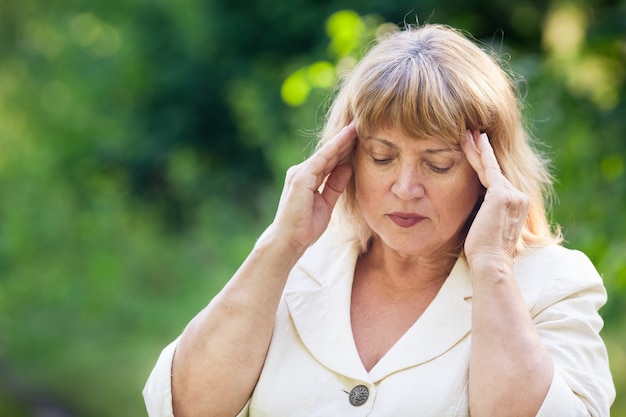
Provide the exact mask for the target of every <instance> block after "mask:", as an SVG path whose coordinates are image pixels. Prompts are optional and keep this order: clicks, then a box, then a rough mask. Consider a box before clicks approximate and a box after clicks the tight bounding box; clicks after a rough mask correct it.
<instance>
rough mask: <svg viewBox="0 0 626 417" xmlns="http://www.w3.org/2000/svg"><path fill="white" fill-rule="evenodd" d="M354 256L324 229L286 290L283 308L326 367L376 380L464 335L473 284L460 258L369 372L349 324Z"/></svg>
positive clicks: (445, 347)
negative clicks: (413, 320) (410, 324)
mask: <svg viewBox="0 0 626 417" xmlns="http://www.w3.org/2000/svg"><path fill="white" fill-rule="evenodd" d="M357 256H358V250H357V248H356V246H355V245H353V244H351V243H348V242H346V241H342V240H341V239H339V238H337V237H336V236H334V234H333V233H332V232H330V233H329V232H327V233H326V234H324V235H323V236H322V238H320V240H319V241H318V242H317V243H316V244H315V245H314V246H312V247H311V248H310V249H309V250H308V251H307V252H306V253H305V255H304V256H303V257H302V258H301V260H300V262H299V263H298V265H297V266H296V267H295V268H294V270H293V272H292V275H291V277H290V278H289V282H288V284H287V287H286V289H285V299H286V302H287V306H288V308H289V312H290V314H291V317H292V319H293V322H294V325H295V327H296V330H297V332H298V334H299V336H300V338H301V339H302V342H303V343H304V345H305V346H306V348H307V349H308V350H309V351H310V353H311V354H312V355H313V357H315V358H316V359H317V360H318V361H319V362H320V363H321V364H323V365H324V366H326V367H327V368H328V369H330V370H332V371H334V372H336V373H339V374H341V375H344V376H346V377H348V378H352V379H357V380H362V381H366V382H372V383H376V382H378V381H380V380H381V379H383V378H385V377H386V376H387V375H390V374H392V373H394V372H398V371H400V370H402V369H406V368H410V367H414V366H417V365H420V364H422V363H425V362H427V361H429V360H432V359H434V358H436V357H437V356H439V355H442V354H443V353H445V352H446V351H447V350H449V349H450V348H452V347H453V346H454V345H455V344H456V343H458V342H459V341H460V340H461V339H463V338H464V337H466V336H467V335H468V334H469V332H470V329H471V304H470V302H471V297H472V287H471V281H470V277H469V268H468V266H467V263H466V262H465V260H464V259H463V258H459V260H458V261H457V262H456V264H455V266H454V268H453V269H452V272H451V273H450V275H449V276H448V278H447V279H446V282H445V283H444V284H443V286H442V287H441V289H440V290H439V293H438V294H437V296H436V297H435V299H434V300H433V301H432V302H431V304H430V305H429V306H428V308H427V309H426V311H424V313H423V314H422V316H421V317H420V318H419V319H418V320H417V321H416V322H415V323H414V324H413V326H412V327H411V328H410V329H409V330H408V331H407V332H406V333H405V334H404V335H403V336H402V337H401V338H400V340H398V342H397V343H396V344H395V345H394V346H393V347H392V348H391V349H390V350H389V351H388V352H387V354H385V356H383V358H382V359H381V360H380V361H379V362H378V363H377V364H376V366H375V367H374V368H373V369H372V370H371V371H370V372H369V373H368V372H367V371H366V370H365V368H364V367H363V364H362V363H361V359H360V357H359V354H358V351H357V349H356V345H355V343H354V338H353V336H352V327H351V324H350V296H351V292H352V279H353V275H354V267H355V264H356V260H357Z"/></svg>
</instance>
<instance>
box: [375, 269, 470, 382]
mask: <svg viewBox="0 0 626 417" xmlns="http://www.w3.org/2000/svg"><path fill="white" fill-rule="evenodd" d="M471 296H472V286H471V281H470V277H469V268H468V266H467V262H466V261H465V258H459V260H457V262H456V264H455V266H454V268H453V269H452V272H450V275H449V276H448V278H447V279H446V281H445V282H444V284H443V286H442V287H441V289H440V290H439V293H438V294H437V296H436V297H435V299H434V300H433V301H432V302H431V303H430V305H429V306H428V308H427V309H426V310H425V311H424V313H423V314H422V316H421V317H420V318H419V319H418V320H417V321H416V322H415V323H414V324H413V326H411V328H409V330H408V331H407V332H406V333H405V334H404V335H403V336H402V337H401V338H400V340H398V342H396V344H395V345H394V346H393V347H392V348H391V349H390V350H389V351H388V352H387V353H386V354H385V355H384V356H383V357H382V358H381V360H380V361H379V362H378V363H377V364H376V366H374V368H372V370H371V371H370V377H371V378H372V381H373V382H378V381H380V380H381V379H383V378H385V377H386V376H388V375H390V374H392V373H394V372H398V371H401V370H402V369H406V368H411V367H414V366H418V365H420V364H423V363H425V362H428V361H430V360H432V359H435V358H437V357H438V356H440V355H442V354H444V353H445V352H446V351H448V350H449V349H451V348H452V347H453V346H454V345H456V344H457V343H458V342H459V341H460V340H462V339H463V338H464V337H466V336H467V335H468V334H469V332H470V330H471V315H472V306H471Z"/></svg>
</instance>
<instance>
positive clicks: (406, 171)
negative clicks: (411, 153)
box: [391, 164, 425, 200]
mask: <svg viewBox="0 0 626 417" xmlns="http://www.w3.org/2000/svg"><path fill="white" fill-rule="evenodd" d="M391 192H392V193H393V194H395V195H396V197H398V198H400V199H402V200H413V199H416V198H421V197H423V196H424V194H425V189H424V184H423V182H422V180H421V179H420V176H419V175H418V170H417V168H416V167H415V166H412V165H409V164H407V165H406V166H403V167H401V169H400V170H399V172H398V174H397V176H396V178H395V181H394V182H393V185H392V186H391Z"/></svg>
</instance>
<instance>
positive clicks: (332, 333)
mask: <svg viewBox="0 0 626 417" xmlns="http://www.w3.org/2000/svg"><path fill="white" fill-rule="evenodd" d="M326 235H328V234H326ZM326 235H325V236H323V237H322V239H320V241H318V242H317V243H316V244H315V245H314V246H312V247H311V248H310V249H309V250H308V251H307V253H306V254H305V255H304V256H303V257H302V259H301V260H300V262H299V263H298V265H297V266H296V268H295V269H294V271H293V272H292V275H291V276H290V278H289V282H288V284H287V288H286V289H285V299H286V301H287V306H288V308H289V313H290V314H291V317H292V319H293V322H294V325H295V327H296V330H297V332H298V334H299V336H300V338H301V339H302V342H303V343H304V345H305V346H306V347H307V349H308V350H309V351H310V353H311V354H312V355H313V356H314V357H315V359H317V360H318V361H319V362H320V363H321V364H323V365H324V366H325V367H327V368H328V369H330V370H332V371H333V372H336V373H338V374H341V375H344V376H346V377H348V378H352V379H357V380H363V381H367V380H369V377H368V374H367V372H366V371H365V368H364V367H363V364H362V363H361V359H360V357H359V354H358V352H357V349H356V345H355V343H354V338H353V336H352V327H351V325H350V295H351V292H352V278H353V276H354V266H355V264H356V258H357V256H358V253H357V249H356V247H355V246H354V245H351V244H348V243H344V244H343V245H338V244H337V243H336V242H333V240H332V239H329V238H328V236H326Z"/></svg>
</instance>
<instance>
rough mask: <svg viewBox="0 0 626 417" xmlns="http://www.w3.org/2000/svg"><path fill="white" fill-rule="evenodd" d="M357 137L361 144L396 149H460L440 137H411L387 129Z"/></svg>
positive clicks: (429, 150)
mask: <svg viewBox="0 0 626 417" xmlns="http://www.w3.org/2000/svg"><path fill="white" fill-rule="evenodd" d="M359 138H360V141H361V142H362V143H363V144H367V145H369V146H382V147H386V148H390V149H394V150H398V151H402V150H411V151H418V152H426V153H433V154H437V153H441V154H445V153H451V152H459V151H460V148H455V147H454V146H452V145H451V144H449V143H448V142H446V141H444V140H442V139H437V138H432V137H422V138H413V137H409V136H406V135H404V134H402V133H400V132H397V131H394V130H389V129H386V130H378V131H374V132H371V133H368V134H366V135H364V136H363V137H361V136H359Z"/></svg>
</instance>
